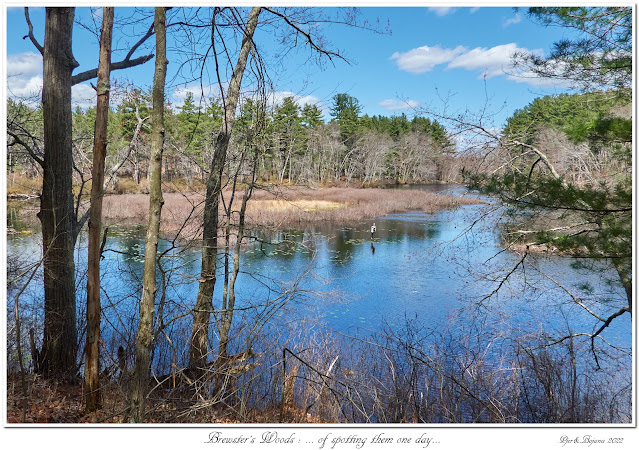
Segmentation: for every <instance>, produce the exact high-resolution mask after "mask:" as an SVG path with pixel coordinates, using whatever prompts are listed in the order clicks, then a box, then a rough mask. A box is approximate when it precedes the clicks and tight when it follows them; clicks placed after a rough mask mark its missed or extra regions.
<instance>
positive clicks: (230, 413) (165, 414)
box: [7, 374, 318, 424]
mask: <svg viewBox="0 0 639 450" xmlns="http://www.w3.org/2000/svg"><path fill="white" fill-rule="evenodd" d="M25 378H26V385H27V395H26V399H27V402H26V414H25V409H24V403H23V399H24V397H25V396H24V395H23V392H22V382H21V380H20V377H19V375H8V376H7V423H60V424H62V423H65V424H69V423H105V424H107V423H109V424H114V423H128V416H127V413H126V411H127V402H126V395H125V393H124V387H123V386H122V385H121V384H120V383H119V382H117V381H116V380H105V381H103V382H102V391H103V397H102V409H100V410H98V411H96V412H93V413H87V412H86V411H85V409H84V402H83V394H84V391H83V388H82V384H81V383H78V384H60V383H56V382H51V381H46V380H43V379H42V378H41V377H39V376H34V375H33V374H27V375H26V376H25ZM193 396H194V394H188V393H187V392H178V391H177V390H165V391H162V390H156V391H154V393H153V394H152V395H151V396H150V398H149V400H148V402H147V408H146V409H147V415H146V420H145V422H146V423H277V422H279V421H280V408H279V407H273V408H270V409H262V410H250V411H246V410H245V411H243V412H240V411H239V409H238V408H234V407H233V406H232V405H220V404H218V405H213V406H210V405H203V404H202V403H201V402H198V401H193V398H192V397H193ZM284 422H287V423H317V422H318V419H317V417H315V416H312V415H305V414H304V413H303V412H302V411H300V410H299V409H297V408H289V407H287V408H286V409H285V411H284Z"/></svg>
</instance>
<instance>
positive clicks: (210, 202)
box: [189, 7, 262, 370]
mask: <svg viewBox="0 0 639 450" xmlns="http://www.w3.org/2000/svg"><path fill="white" fill-rule="evenodd" d="M261 9H262V8H259V7H253V8H251V11H250V13H249V18H248V22H247V24H246V29H245V30H244V37H243V38H242V46H241V49H240V54H239V56H238V59H237V63H236V65H235V70H234V71H233V75H232V76H231V81H230V83H229V87H228V91H227V95H226V99H225V100H226V101H225V103H224V118H223V121H222V126H221V128H220V131H219V133H218V135H217V139H216V141H215V151H214V153H213V160H212V162H211V171H210V173H209V177H208V180H207V183H206V198H205V202H204V224H203V243H202V270H201V276H200V286H199V289H198V293H197V298H196V302H195V311H194V314H193V328H192V331H191V346H190V353H189V368H190V369H192V370H198V369H199V368H202V367H204V366H205V364H206V358H207V354H208V334H209V319H210V315H211V311H212V310H213V291H214V289H215V279H216V274H215V272H216V270H217V248H218V245H217V231H218V224H219V214H218V209H219V203H220V192H221V190H222V174H223V171H224V164H225V161H226V153H227V150H228V146H229V141H230V139H231V132H232V130H233V124H234V122H235V110H236V109H237V103H238V100H239V96H240V87H241V85H242V77H243V76H244V70H245V69H246V63H247V61H248V56H249V53H250V50H251V48H252V47H253V34H254V33H255V29H256V28H257V20H258V17H259V15H260V12H261Z"/></svg>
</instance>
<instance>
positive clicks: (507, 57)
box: [380, 43, 571, 107]
mask: <svg viewBox="0 0 639 450" xmlns="http://www.w3.org/2000/svg"><path fill="white" fill-rule="evenodd" d="M517 52H522V53H532V54H535V55H538V56H543V51H542V50H541V49H535V50H529V49H526V48H521V47H519V46H518V45H517V44H516V43H510V44H503V45H497V46H495V47H491V48H485V47H476V48H473V49H468V48H467V47H463V46H457V47H455V48H453V49H447V48H441V47H439V46H435V47H428V46H424V47H418V48H415V49H413V50H409V51H408V52H405V53H399V52H395V53H393V55H392V56H391V59H394V60H396V62H397V66H398V67H399V69H401V70H404V71H406V72H411V73H415V74H420V73H424V72H428V71H431V70H433V69H434V68H435V66H437V65H440V64H446V63H447V65H446V68H447V69H465V70H468V71H477V72H478V78H483V77H486V78H492V77H495V76H500V75H504V76H506V79H507V80H510V81H515V82H517V83H527V84H529V85H531V86H535V87H539V88H569V87H570V85H571V84H570V83H569V82H567V81H562V80H557V79H551V78H541V77H539V76H537V75H535V74H534V73H532V72H530V71H526V70H520V69H518V68H515V67H514V66H513V60H512V58H513V55H514V54H515V53H517ZM384 102H390V100H385V101H384ZM384 102H382V103H384ZM382 103H380V105H381V106H384V107H388V106H391V107H392V106H395V105H394V104H392V103H387V104H382Z"/></svg>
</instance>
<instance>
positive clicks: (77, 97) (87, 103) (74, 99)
mask: <svg viewBox="0 0 639 450" xmlns="http://www.w3.org/2000/svg"><path fill="white" fill-rule="evenodd" d="M96 102H97V98H96V93H95V89H93V87H92V86H91V85H90V84H89V83H80V84H76V85H75V86H73V87H72V88H71V104H72V105H73V107H74V108H75V107H78V106H79V107H80V108H82V109H86V108H94V107H95V105H96Z"/></svg>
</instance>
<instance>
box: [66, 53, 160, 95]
mask: <svg viewBox="0 0 639 450" xmlns="http://www.w3.org/2000/svg"><path fill="white" fill-rule="evenodd" d="M138 44H139V43H138ZM138 44H136V45H138ZM127 56H128V55H127ZM154 56H155V55H154V54H153V53H151V54H150V55H145V56H140V57H139V58H136V59H124V60H122V61H119V62H116V63H112V64H111V71H114V70H120V69H127V68H129V67H134V66H139V65H140V64H144V63H145V62H147V61H149V60H151V59H152V58H153V57H154ZM97 76H98V69H97V68H95V69H91V70H87V71H85V72H82V73H79V74H77V75H73V77H71V84H72V85H73V86H75V85H76V84H78V83H82V82H84V81H89V80H91V79H93V78H96V77H97Z"/></svg>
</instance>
